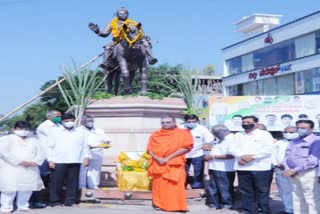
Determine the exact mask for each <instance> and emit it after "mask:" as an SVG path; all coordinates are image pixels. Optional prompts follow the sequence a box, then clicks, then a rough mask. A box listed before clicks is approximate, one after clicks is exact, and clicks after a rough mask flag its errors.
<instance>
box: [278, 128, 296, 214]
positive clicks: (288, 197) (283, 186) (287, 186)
mask: <svg viewBox="0 0 320 214" xmlns="http://www.w3.org/2000/svg"><path fill="white" fill-rule="evenodd" d="M283 137H284V139H281V140H278V141H277V142H276V143H275V149H274V153H273V165H274V167H275V168H274V173H275V180H276V184H277V189H278V192H279V194H280V198H281V200H282V203H283V205H284V213H287V214H290V213H291V214H292V213H293V202H292V187H291V183H290V179H289V178H288V177H285V176H284V175H283V172H284V167H283V165H282V162H283V161H284V156H285V153H286V150H287V148H288V145H289V143H290V141H292V140H293V139H295V138H298V137H299V134H298V133H297V128H296V127H295V126H288V127H287V128H285V129H284V131H283Z"/></svg>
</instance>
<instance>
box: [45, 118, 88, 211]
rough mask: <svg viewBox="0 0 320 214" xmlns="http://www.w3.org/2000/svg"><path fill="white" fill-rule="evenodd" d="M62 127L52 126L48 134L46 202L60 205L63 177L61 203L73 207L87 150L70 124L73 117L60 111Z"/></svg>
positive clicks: (86, 161) (72, 121) (85, 162)
mask: <svg viewBox="0 0 320 214" xmlns="http://www.w3.org/2000/svg"><path fill="white" fill-rule="evenodd" d="M61 119H62V126H61V127H59V128H58V129H52V130H51V132H50V133H49V135H48V138H49V144H48V145H49V147H48V157H47V159H48V162H49V167H50V170H51V174H50V183H49V201H50V203H51V206H53V207H54V206H61V204H62V200H61V196H60V195H61V190H62V186H63V182H64V180H65V179H66V187H67V190H66V196H65V200H64V206H75V205H76V203H77V202H78V201H77V200H78V189H79V173H80V166H81V163H82V164H83V166H87V165H88V164H89V158H90V151H89V147H88V145H87V144H86V141H85V136H84V133H83V132H82V131H80V130H76V129H75V127H74V120H75V117H74V115H72V114H63V115H62V117H61Z"/></svg>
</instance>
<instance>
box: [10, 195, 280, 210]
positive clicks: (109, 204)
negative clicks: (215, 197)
mask: <svg viewBox="0 0 320 214" xmlns="http://www.w3.org/2000/svg"><path fill="white" fill-rule="evenodd" d="M204 203H205V199H203V198H196V199H188V208H189V210H190V212H188V213H190V214H193V213H194V214H200V213H201V214H203V213H204V212H211V213H221V214H223V213H225V214H228V213H230V214H231V213H236V212H228V211H225V212H221V211H220V212H217V211H215V212H213V211H212V210H209V209H208V207H207V206H205V205H204ZM235 206H236V208H239V202H237V203H236V205H235ZM270 207H271V213H272V214H276V213H279V212H281V211H282V203H281V201H280V199H279V198H278V197H277V196H273V197H272V198H271V199H270ZM31 212H32V213H46V214H71V213H77V214H84V213H90V214H104V213H108V214H117V213H119V214H120V213H121V214H122V213H128V212H130V214H140V213H143V214H148V213H157V214H161V213H169V212H163V211H156V210H154V209H153V208H152V206H151V201H150V200H103V201H101V203H99V204H97V203H81V204H80V205H79V206H78V207H55V208H51V207H47V208H44V209H35V210H31ZM14 213H17V214H19V213H24V214H26V212H18V211H17V212H14ZM170 213H172V212H170Z"/></svg>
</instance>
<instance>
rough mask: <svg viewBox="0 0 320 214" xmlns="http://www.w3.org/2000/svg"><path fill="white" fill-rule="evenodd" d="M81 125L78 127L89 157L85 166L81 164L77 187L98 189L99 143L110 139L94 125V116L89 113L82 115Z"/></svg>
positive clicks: (100, 155) (101, 154)
mask: <svg viewBox="0 0 320 214" xmlns="http://www.w3.org/2000/svg"><path fill="white" fill-rule="evenodd" d="M81 122H82V125H81V126H80V127H79V128H78V129H79V130H81V131H83V132H84V135H85V139H86V144H87V145H88V146H89V148H90V153H91V159H90V163H89V165H88V166H87V167H85V166H81V168H80V178H79V182H80V183H79V188H80V189H82V188H89V189H98V187H99V184H100V173H101V166H102V161H103V148H102V147H100V148H99V146H101V144H110V141H111V140H110V139H109V138H108V137H107V136H106V134H105V133H104V131H103V130H102V129H97V128H95V127H94V118H93V116H91V115H83V117H82V120H81Z"/></svg>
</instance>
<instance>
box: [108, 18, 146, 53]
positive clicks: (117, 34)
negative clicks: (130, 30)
mask: <svg viewBox="0 0 320 214" xmlns="http://www.w3.org/2000/svg"><path fill="white" fill-rule="evenodd" d="M118 21H119V20H118V17H116V18H113V19H112V20H111V23H110V27H111V34H112V36H113V38H115V39H116V40H117V42H119V41H120V40H122V39H123V38H124V39H125V40H126V41H127V42H128V43H129V47H131V46H132V45H133V44H134V43H135V42H136V41H137V40H138V39H140V38H142V37H143V31H142V28H140V29H139V32H138V34H137V35H136V36H135V38H133V39H132V40H131V39H130V38H128V35H127V33H126V32H125V31H124V29H123V25H124V24H126V25H127V26H130V25H133V26H137V25H138V23H137V22H136V21H134V20H132V19H126V20H125V21H124V22H123V24H122V25H121V26H120V29H119V25H118Z"/></svg>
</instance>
